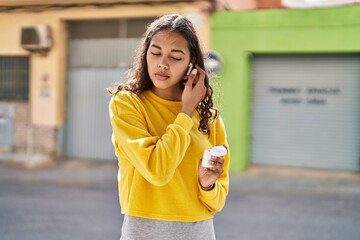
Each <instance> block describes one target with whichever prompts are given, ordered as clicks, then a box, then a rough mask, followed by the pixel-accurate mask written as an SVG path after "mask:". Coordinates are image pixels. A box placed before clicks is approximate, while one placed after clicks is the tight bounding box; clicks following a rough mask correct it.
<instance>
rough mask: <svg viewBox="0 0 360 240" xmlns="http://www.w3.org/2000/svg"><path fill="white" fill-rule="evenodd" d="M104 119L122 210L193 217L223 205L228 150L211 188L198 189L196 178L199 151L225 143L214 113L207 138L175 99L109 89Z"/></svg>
mask: <svg viewBox="0 0 360 240" xmlns="http://www.w3.org/2000/svg"><path fill="white" fill-rule="evenodd" d="M110 119H111V125H112V128H113V137H112V140H113V144H114V147H115V153H116V156H117V157H118V165H119V172H118V187H119V197H120V205H121V212H122V213H123V214H127V215H131V216H137V217H143V218H150V219H158V220H169V221H183V222H195V221H201V220H205V219H210V218H212V217H213V215H214V214H215V213H216V212H217V211H220V210H221V209H222V208H223V206H224V204H225V199H226V196H227V194H228V185H229V176H228V169H229V153H227V154H226V155H225V157H224V159H225V163H224V173H223V174H222V175H221V176H220V178H219V179H218V180H217V182H216V184H215V188H214V189H213V190H211V191H204V190H202V189H201V188H200V185H199V182H198V165H199V162H200V159H201V158H202V155H203V152H204V150H205V149H209V148H212V147H213V146H217V145H223V144H227V141H226V133H225V129H224V125H223V122H222V120H221V118H220V117H219V118H218V119H217V120H216V121H215V122H214V123H213V124H212V125H211V128H210V129H211V134H210V137H208V135H206V134H203V133H201V132H200V131H199V130H198V126H199V120H200V118H199V115H198V114H197V112H195V114H194V116H193V118H190V117H189V116H188V115H186V114H185V113H182V112H181V102H174V101H168V100H165V99H162V98H160V97H158V96H157V95H155V94H154V93H153V92H152V91H150V90H148V91H145V92H143V93H141V94H139V95H135V94H132V93H130V92H127V91H122V92H119V93H117V94H115V95H114V96H113V97H112V99H111V102H110Z"/></svg>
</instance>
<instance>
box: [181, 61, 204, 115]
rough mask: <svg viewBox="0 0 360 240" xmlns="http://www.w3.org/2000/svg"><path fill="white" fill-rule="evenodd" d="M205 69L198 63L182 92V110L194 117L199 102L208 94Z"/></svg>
mask: <svg viewBox="0 0 360 240" xmlns="http://www.w3.org/2000/svg"><path fill="white" fill-rule="evenodd" d="M204 82H205V71H204V70H203V69H201V68H200V67H199V66H198V65H195V68H194V69H193V70H192V71H191V73H190V76H189V78H188V80H187V82H186V83H185V88H184V91H183V93H182V97H181V101H182V109H181V111H182V112H184V113H186V114H187V115H189V116H190V117H192V116H193V115H194V111H195V109H196V107H197V106H198V105H199V103H200V102H201V101H202V100H203V99H204V97H205V95H206V87H205V84H204Z"/></svg>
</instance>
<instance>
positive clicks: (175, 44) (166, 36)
mask: <svg viewBox="0 0 360 240" xmlns="http://www.w3.org/2000/svg"><path fill="white" fill-rule="evenodd" d="M152 44H154V45H157V46H159V47H161V48H168V49H179V50H182V51H186V52H189V44H188V41H187V40H186V39H185V38H184V37H183V36H182V35H181V34H180V33H178V32H172V31H168V30H162V31H159V32H157V33H155V34H154V36H153V37H152V39H151V42H150V46H151V45H152Z"/></svg>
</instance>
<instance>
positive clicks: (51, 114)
mask: <svg viewBox="0 0 360 240" xmlns="http://www.w3.org/2000/svg"><path fill="white" fill-rule="evenodd" d="M209 8H210V6H209V4H208V3H206V2H196V3H187V4H184V3H177V4H168V5H165V4H164V5H156V6H155V5H153V6H150V5H133V6H131V5H127V6H116V7H111V8H94V7H84V8H69V9H57V10H49V11H44V12H37V13H31V12H2V13H1V14H0V33H1V37H0V56H24V55H28V56H30V95H29V96H30V113H31V116H30V118H31V122H32V124H34V125H37V126H48V127H57V126H62V125H63V123H64V112H65V106H66V99H65V96H66V94H65V91H66V57H67V29H66V21H68V20H86V19H117V18H138V17H155V16H159V15H162V14H166V13H173V12H178V13H181V14H188V16H189V17H190V18H191V19H192V20H194V22H195V26H196V27H197V30H198V33H199V36H200V38H201V40H202V42H203V45H204V46H205V48H208V46H209V45H210V43H209V39H210V37H209V28H210V26H209V24H210V23H209V21H210V19H209V15H208V14H209V13H208V9H209ZM27 24H47V25H49V26H50V28H51V30H52V35H53V47H52V48H51V50H50V51H49V53H48V54H47V55H46V56H42V55H40V54H37V53H31V54H30V53H29V52H28V51H26V50H23V49H22V48H21V46H20V28H21V26H22V25H27ZM44 78H47V79H48V81H47V83H48V87H49V89H50V91H49V95H48V96H43V95H42V94H41V89H42V87H43V84H44V81H43V79H44Z"/></svg>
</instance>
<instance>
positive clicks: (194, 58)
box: [190, 57, 196, 65]
mask: <svg viewBox="0 0 360 240" xmlns="http://www.w3.org/2000/svg"><path fill="white" fill-rule="evenodd" d="M190 62H191V63H192V64H194V65H195V64H196V57H191V59H190Z"/></svg>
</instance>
